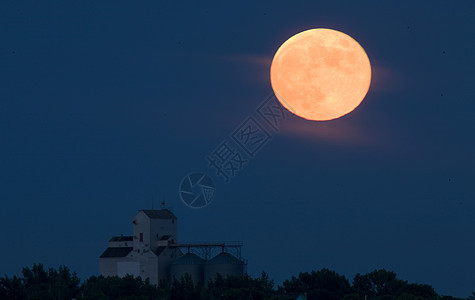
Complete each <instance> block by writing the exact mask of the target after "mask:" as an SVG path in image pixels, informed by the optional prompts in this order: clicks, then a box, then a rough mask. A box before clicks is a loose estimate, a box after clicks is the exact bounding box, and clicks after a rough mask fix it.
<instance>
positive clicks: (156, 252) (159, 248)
mask: <svg viewBox="0 0 475 300" xmlns="http://www.w3.org/2000/svg"><path fill="white" fill-rule="evenodd" d="M166 248H167V247H166V246H161V247H158V248H157V250H155V254H156V255H157V256H160V254H162V252H163V250H165V249H166Z"/></svg>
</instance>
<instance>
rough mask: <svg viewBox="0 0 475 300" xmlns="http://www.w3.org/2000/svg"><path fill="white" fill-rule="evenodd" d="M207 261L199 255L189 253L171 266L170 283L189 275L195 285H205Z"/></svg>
mask: <svg viewBox="0 0 475 300" xmlns="http://www.w3.org/2000/svg"><path fill="white" fill-rule="evenodd" d="M204 263H205V261H204V260H203V259H201V258H200V257H199V256H198V255H196V254H193V253H188V254H185V255H183V256H182V257H180V258H179V259H177V260H175V261H173V262H172V263H171V265H170V282H171V283H172V282H173V279H174V278H175V279H176V280H180V279H181V277H183V276H185V274H186V273H188V274H189V275H190V276H191V279H192V280H193V283H194V284H195V285H198V284H202V283H203V266H204Z"/></svg>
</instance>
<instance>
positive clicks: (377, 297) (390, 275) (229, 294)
mask: <svg viewBox="0 0 475 300" xmlns="http://www.w3.org/2000/svg"><path fill="white" fill-rule="evenodd" d="M22 275H23V276H21V277H17V276H13V277H11V278H9V277H7V276H4V277H1V278H0V299H9V300H10V299H11V300H14V299H41V300H48V299H78V300H79V299H136V300H139V299H140V300H141V299H144V300H145V299H147V300H148V299H167V300H181V299H206V300H214V299H243V300H244V299H246V300H247V299H256V300H258V299H269V300H287V299H296V298H297V296H298V295H299V294H303V295H306V297H307V299H308V300H311V299H319V300H320V299H321V300H341V299H343V300H353V299H355V300H356V299H367V300H425V299H436V300H475V292H473V293H472V295H471V296H470V297H468V298H467V299H463V298H455V297H451V296H441V295H438V294H437V293H436V292H435V290H434V289H433V288H432V287H431V286H430V285H427V284H417V283H408V282H407V281H404V280H400V279H397V277H396V273H394V272H391V271H387V270H384V269H381V270H375V271H373V272H371V273H368V274H364V275H362V274H356V276H355V277H354V279H353V282H352V284H350V282H349V281H348V279H347V278H346V277H345V276H342V275H339V274H338V273H336V272H335V271H331V270H328V269H321V270H319V271H312V272H310V273H309V272H305V273H300V274H299V275H298V277H294V276H292V278H290V279H289V280H285V281H284V282H283V283H282V285H281V286H278V287H277V288H274V282H273V281H272V280H270V279H269V277H268V276H267V274H266V273H265V272H262V275H261V277H260V278H251V277H250V276H248V275H245V276H239V277H235V276H230V277H226V278H223V277H222V276H218V277H217V278H216V279H215V280H214V281H210V282H209V283H208V285H207V286H202V285H194V284H193V281H192V279H191V277H190V276H184V277H183V278H181V279H180V280H174V281H173V282H172V283H171V284H169V283H167V282H161V283H160V284H159V285H158V286H156V285H152V284H150V282H149V281H148V280H142V279H141V278H140V277H135V278H134V277H133V276H130V275H128V276H125V277H123V278H119V277H103V276H91V277H89V278H88V279H87V280H85V281H84V282H82V283H81V281H80V279H79V278H78V277H77V275H76V273H71V271H70V270H69V269H68V268H67V267H64V266H61V267H59V269H58V270H55V269H53V268H49V269H48V270H46V269H45V268H44V266H43V265H42V264H34V265H33V267H32V268H31V269H30V268H28V267H26V268H23V271H22Z"/></svg>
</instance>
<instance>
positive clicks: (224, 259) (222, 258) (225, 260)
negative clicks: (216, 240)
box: [207, 252, 244, 265]
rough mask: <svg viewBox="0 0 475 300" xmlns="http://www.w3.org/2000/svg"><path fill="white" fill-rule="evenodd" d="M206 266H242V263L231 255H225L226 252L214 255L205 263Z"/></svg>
mask: <svg viewBox="0 0 475 300" xmlns="http://www.w3.org/2000/svg"><path fill="white" fill-rule="evenodd" d="M207 264H213V265H222V264H224V265H227V264H231V265H243V264H244V262H243V261H242V260H240V259H238V258H237V257H235V256H234V255H232V254H229V253H226V252H221V253H220V254H218V255H216V256H215V257H213V258H212V259H211V260H209V261H208V262H207Z"/></svg>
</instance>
